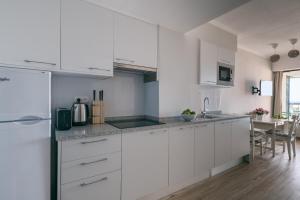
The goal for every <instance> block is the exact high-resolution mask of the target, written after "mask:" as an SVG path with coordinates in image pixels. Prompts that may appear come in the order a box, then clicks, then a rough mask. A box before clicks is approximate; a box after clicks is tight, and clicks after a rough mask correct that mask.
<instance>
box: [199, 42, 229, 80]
mask: <svg viewBox="0 0 300 200" xmlns="http://www.w3.org/2000/svg"><path fill="white" fill-rule="evenodd" d="M199 58H200V62H199V63H200V70H199V73H200V74H199V84H202V85H217V83H218V81H217V78H218V73H219V72H218V70H219V69H218V64H220V63H221V64H226V65H232V66H234V65H235V51H233V50H230V49H228V48H224V47H221V46H218V45H216V44H213V43H210V42H207V41H203V40H201V41H200V57H199ZM218 86H222V85H220V84H219V85H218Z"/></svg>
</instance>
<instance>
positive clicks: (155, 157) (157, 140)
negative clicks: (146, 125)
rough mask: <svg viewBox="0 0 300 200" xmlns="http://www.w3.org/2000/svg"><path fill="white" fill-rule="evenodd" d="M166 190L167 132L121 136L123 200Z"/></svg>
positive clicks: (165, 130)
mask: <svg viewBox="0 0 300 200" xmlns="http://www.w3.org/2000/svg"><path fill="white" fill-rule="evenodd" d="M167 186H168V130H167V129H161V130H155V131H145V132H135V133H126V134H124V135H123V136H122V200H135V199H137V198H140V197H142V196H145V195H147V194H151V193H153V192H156V191H158V190H159V189H161V188H164V187H167Z"/></svg>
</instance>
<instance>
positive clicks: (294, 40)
mask: <svg viewBox="0 0 300 200" xmlns="http://www.w3.org/2000/svg"><path fill="white" fill-rule="evenodd" d="M289 41H290V43H291V44H292V45H293V49H292V50H290V51H289V52H288V56H289V57H290V58H296V57H297V56H299V50H297V49H295V44H296V43H297V42H298V39H297V38H292V39H289Z"/></svg>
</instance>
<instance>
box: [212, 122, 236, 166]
mask: <svg viewBox="0 0 300 200" xmlns="http://www.w3.org/2000/svg"><path fill="white" fill-rule="evenodd" d="M231 135H232V134H231V121H230V120H227V121H220V122H215V167H218V166H220V165H223V164H225V163H227V162H230V161H231V151H232V147H231V145H232V142H231V138H232V137H231Z"/></svg>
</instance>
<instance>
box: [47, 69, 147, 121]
mask: <svg viewBox="0 0 300 200" xmlns="http://www.w3.org/2000/svg"><path fill="white" fill-rule="evenodd" d="M94 89H96V90H104V104H105V117H116V116H132V115H144V82H143V76H141V75H134V74H125V73H122V74H120V73H119V74H115V76H114V77H113V78H110V79H105V80H99V79H94V78H82V77H70V76H61V75H59V76H58V75H54V76H53V78H52V108H53V109H55V108H57V107H68V108H70V107H71V106H72V104H73V102H74V97H76V96H79V97H84V96H87V97H89V98H90V100H92V97H93V90H94Z"/></svg>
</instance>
